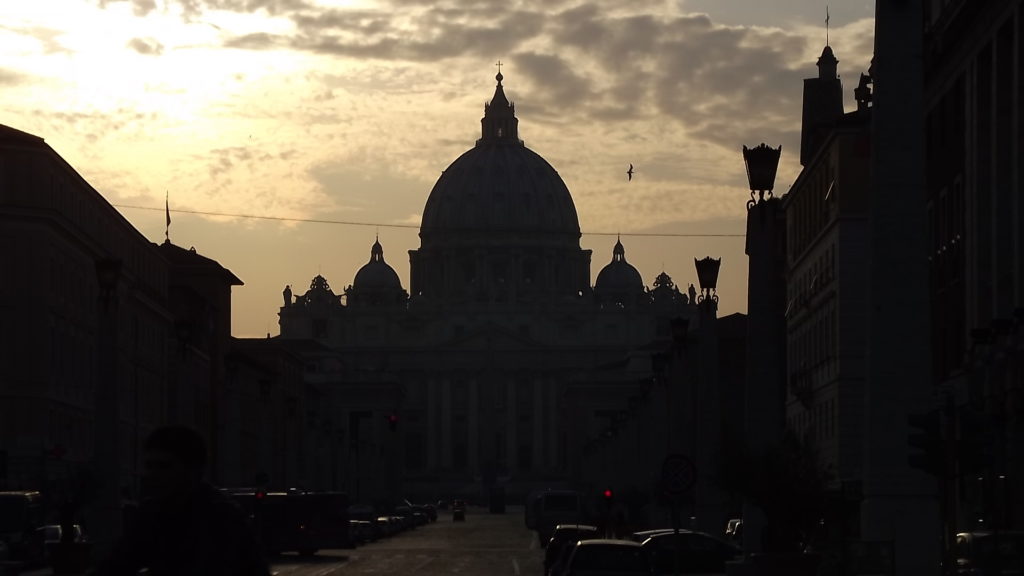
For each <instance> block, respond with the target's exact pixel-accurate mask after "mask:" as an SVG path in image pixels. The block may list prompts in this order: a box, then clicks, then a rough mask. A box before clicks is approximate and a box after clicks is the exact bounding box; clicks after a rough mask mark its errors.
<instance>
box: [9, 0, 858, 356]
mask: <svg viewBox="0 0 1024 576" xmlns="http://www.w3.org/2000/svg"><path fill="white" fill-rule="evenodd" d="M826 4H827V2H826V0H675V1H662V0H632V1H630V2H621V0H500V1H499V0H33V1H32V2H2V3H0V53H2V54H4V55H5V56H6V57H5V58H4V59H3V60H2V61H0V124H5V125H8V126H11V127H14V128H17V129H19V130H23V131H26V132H30V133H33V134H36V135H38V136H41V137H42V138H44V139H45V140H46V142H47V143H48V144H49V145H50V146H51V147H52V148H53V149H54V150H56V151H57V153H58V154H60V155H61V156H62V157H63V158H64V159H65V160H67V161H68V162H69V163H70V164H71V165H72V166H73V167H74V168H75V169H76V170H77V171H78V172H79V173H80V174H81V175H82V176H83V177H84V178H85V179H86V180H87V181H88V182H89V183H90V184H91V185H92V186H93V187H94V188H95V189H96V190H97V191H99V192H100V193H101V194H102V195H103V196H104V197H105V198H106V199H107V200H108V201H109V202H110V203H111V204H113V205H115V206H117V207H118V209H119V210H120V211H121V213H122V214H123V215H124V216H125V218H127V219H128V220H129V221H130V222H131V223H132V224H133V225H134V226H135V227H136V228H138V229H139V231H140V232H141V233H142V234H143V235H144V236H145V237H147V238H149V239H150V240H152V241H153V242H157V243H159V242H162V241H163V239H164V214H163V208H164V199H165V194H166V195H167V196H168V197H169V203H170V206H171V209H172V210H174V211H175V212H172V214H171V219H172V223H171V227H170V238H171V241H172V242H174V243H175V244H177V245H179V246H183V247H186V248H189V247H195V248H196V250H197V251H198V252H199V253H201V254H203V255H205V256H207V257H210V258H213V259H215V260H217V261H219V262H220V263H221V264H222V265H223V266H225V267H226V268H228V269H230V270H231V271H232V272H234V273H235V274H236V275H237V276H238V277H239V278H241V279H242V281H243V282H244V283H245V285H244V286H240V287H236V288H234V290H233V293H232V302H233V311H232V312H233V320H232V324H233V326H232V333H233V334H234V335H235V336H240V337H253V336H263V335H265V334H267V333H270V334H277V333H278V332H279V330H278V326H277V320H278V318H277V312H278V309H279V307H280V305H281V303H282V297H281V292H282V290H283V289H284V286H285V285H286V284H289V285H291V286H292V289H293V291H294V292H295V293H297V294H301V293H303V292H305V290H306V289H307V287H308V286H309V282H310V281H311V280H312V278H313V277H314V276H316V275H317V274H322V275H323V276H324V277H325V278H326V279H327V281H328V282H329V283H330V284H331V287H332V288H333V289H334V291H335V292H336V293H340V292H342V291H343V289H344V287H345V286H348V285H349V284H351V282H352V278H353V277H354V276H355V273H356V271H357V270H358V269H359V267H360V266H362V265H363V264H365V263H366V262H367V261H368V260H369V256H370V246H371V245H372V244H373V241H374V237H375V236H376V235H378V234H379V237H380V242H381V244H382V245H383V247H384V256H385V259H386V260H387V261H388V263H390V264H391V265H392V266H393V267H394V268H395V270H396V271H397V272H398V274H399V276H400V278H401V279H402V283H403V286H405V287H406V288H407V289H408V282H409V275H408V274H409V265H408V263H409V258H408V251H409V250H412V249H416V248H418V247H419V237H418V230H417V227H418V225H419V222H420V217H421V214H422V210H423V206H424V203H425V202H426V199H427V196H428V195H429V193H430V190H431V188H432V187H433V185H434V183H435V182H436V180H437V178H438V177H439V176H440V174H441V171H442V170H444V169H445V168H446V167H447V166H448V165H449V164H450V163H451V162H452V161H454V160H455V159H456V158H457V157H458V156H459V155H460V154H462V153H463V152H464V151H466V150H467V149H469V148H471V147H472V146H473V144H474V142H475V141H476V139H477V138H479V137H480V118H481V116H482V115H483V105H484V102H485V101H488V100H489V99H490V97H491V96H492V95H493V93H494V85H495V80H494V76H495V74H496V73H497V67H496V66H495V65H496V63H497V62H498V61H499V60H500V61H501V62H502V66H501V72H502V74H503V75H504V81H503V85H504V87H505V93H506V95H507V96H508V97H509V99H510V100H512V101H513V102H514V103H515V105H516V115H517V117H518V118H519V136H520V138H522V139H523V140H524V141H525V143H526V146H527V147H528V148H530V149H531V150H533V151H535V152H537V153H538V154H540V155H541V156H543V157H544V158H545V159H546V160H547V161H548V162H549V163H550V164H551V165H552V166H553V167H554V168H555V169H556V170H557V171H558V172H559V174H560V175H561V177H562V179H563V180H564V181H565V183H566V185H567V186H568V188H569V191H570V192H571V194H572V196H573V199H574V201H575V204H576V209H577V212H578V214H579V220H580V228H581V230H582V231H583V237H582V239H581V241H580V243H581V245H582V247H583V248H587V249H591V250H593V258H592V265H591V279H592V280H591V281H593V279H594V278H596V277H597V273H598V272H599V271H600V269H601V267H602V266H604V265H605V264H607V263H608V262H609V261H610V260H611V257H612V246H613V245H614V243H615V234H616V233H621V234H622V242H623V244H624V246H625V248H626V259H627V260H628V261H629V262H630V263H632V264H633V265H634V266H636V267H637V269H638V270H639V271H640V273H641V275H642V276H643V278H644V280H645V282H646V283H647V284H648V286H650V285H651V284H652V283H653V281H654V278H655V276H657V275H658V273H659V272H661V271H665V272H667V273H668V274H669V275H670V276H672V278H673V279H674V280H675V282H676V284H678V285H680V286H681V287H682V288H684V289H685V287H686V286H688V285H689V284H690V283H694V284H696V283H697V280H696V271H695V269H694V265H693V259H694V258H703V257H705V256H712V257H716V258H722V269H721V276H720V278H719V283H718V284H719V288H718V294H719V296H720V299H721V300H720V304H719V314H720V315H725V314H731V313H734V312H745V310H746V265H747V259H746V256H745V255H744V239H743V238H742V236H741V235H742V234H743V233H744V229H745V223H744V222H745V212H746V207H745V202H746V200H747V199H748V198H749V191H748V186H747V183H746V174H745V168H744V165H743V158H742V153H741V150H742V146H743V145H747V146H754V145H757V144H760V143H761V142H766V143H768V144H770V145H773V146H778V145H782V147H783V152H782V162H781V164H780V167H779V174H778V178H777V180H776V194H777V195H781V194H784V193H785V191H786V190H787V189H788V188H789V185H790V184H791V183H792V182H793V181H794V179H795V178H796V176H797V174H798V173H799V168H800V166H799V162H798V158H799V133H800V111H801V93H802V84H803V82H802V80H803V79H804V78H809V77H813V76H815V75H816V74H817V69H816V68H815V61H816V60H817V57H818V56H819V55H820V53H821V50H822V48H823V47H824V45H825V42H826V30H825V16H826V12H827V13H828V14H829V32H828V35H829V43H830V44H831V45H832V47H833V49H834V50H835V53H836V56H837V57H838V59H839V61H840V63H839V71H840V76H841V77H842V78H843V79H844V93H845V97H846V106H847V110H851V109H852V108H853V102H852V93H853V88H854V87H855V86H856V84H857V78H858V77H859V74H860V73H861V72H862V71H865V70H866V69H867V67H868V65H869V64H870V59H871V48H872V41H873V26H874V24H873V15H874V1H873V0H843V1H842V2H835V3H834V5H831V6H828V7H827V6H826ZM630 163H632V164H633V165H634V166H635V175H634V177H633V180H632V181H627V178H626V169H627V168H628V165H629V164H630ZM147 208H148V209H147ZM178 210H180V211H189V212H206V213H216V214H229V215H253V216H266V217H272V218H287V219H296V220H328V221H339V222H350V223H354V224H328V223H311V222H298V221H294V220H267V219H254V218H244V217H239V216H210V215H200V214H194V213H188V212H177V211H178ZM652 233H659V234H661V233H663V234H674V235H692V236H631V234H652ZM711 234H736V235H740V236H732V237H728V236H727V237H721V236H703V235H711Z"/></svg>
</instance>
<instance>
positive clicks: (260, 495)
mask: <svg viewBox="0 0 1024 576" xmlns="http://www.w3.org/2000/svg"><path fill="white" fill-rule="evenodd" d="M266 495H267V493H266V492H264V491H262V490H257V491H256V499H257V500H263V497H264V496H266Z"/></svg>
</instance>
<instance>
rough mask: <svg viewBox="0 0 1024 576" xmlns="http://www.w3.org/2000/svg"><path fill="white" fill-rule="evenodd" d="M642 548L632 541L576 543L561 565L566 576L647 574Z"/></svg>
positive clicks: (647, 562)
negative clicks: (566, 560) (564, 563)
mask: <svg viewBox="0 0 1024 576" xmlns="http://www.w3.org/2000/svg"><path fill="white" fill-rule="evenodd" d="M650 573H651V563H650V560H649V558H648V556H647V551H646V550H644V548H643V546H642V545H640V544H638V543H636V542H633V541H632V540H608V539H604V538H601V539H595V540H580V541H579V542H577V543H576V546H574V547H573V550H572V555H571V556H569V560H568V562H567V563H566V565H565V572H564V574H565V575H566V576H635V575H637V574H650Z"/></svg>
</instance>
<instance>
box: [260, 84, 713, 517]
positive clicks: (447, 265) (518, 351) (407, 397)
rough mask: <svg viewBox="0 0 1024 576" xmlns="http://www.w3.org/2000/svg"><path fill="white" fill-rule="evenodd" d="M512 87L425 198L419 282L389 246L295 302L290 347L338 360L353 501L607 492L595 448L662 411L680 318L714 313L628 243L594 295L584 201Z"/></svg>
mask: <svg viewBox="0 0 1024 576" xmlns="http://www.w3.org/2000/svg"><path fill="white" fill-rule="evenodd" d="M496 78H497V86H496V88H495V92H494V96H493V98H492V99H491V101H490V102H489V103H487V104H486V105H485V108H484V117H483V119H482V120H481V124H482V126H481V128H482V130H481V137H480V139H479V140H477V141H476V143H475V145H474V146H473V147H472V148H470V149H469V150H468V151H466V152H465V153H464V154H462V155H461V156H460V157H459V158H457V159H456V160H455V161H454V162H452V163H451V165H450V166H448V168H447V169H446V170H444V172H443V173H442V175H441V176H440V178H439V179H438V181H437V183H436V184H435V185H434V188H433V190H432V191H431V193H430V196H429V198H428V199H427V202H426V206H425V207H424V209H423V219H422V224H421V227H420V241H421V243H420V247H419V248H418V249H416V250H411V251H410V252H409V258H410V279H409V286H408V288H406V287H405V286H403V285H402V283H401V280H400V278H399V276H398V274H396V273H395V270H394V269H393V268H392V267H391V266H390V265H389V264H388V263H387V261H386V259H385V251H384V247H383V246H382V245H381V243H380V242H379V241H377V242H375V243H374V244H373V246H372V247H370V249H369V259H368V262H367V263H366V264H365V265H364V266H363V267H362V268H360V269H359V270H358V271H357V272H356V273H355V276H354V279H353V281H352V283H351V284H350V285H349V286H347V287H345V288H344V289H342V290H338V291H335V290H334V289H332V288H331V286H330V285H329V283H328V281H327V279H325V278H324V277H322V276H319V275H318V276H317V277H315V278H314V279H313V280H312V282H311V283H310V285H309V289H308V290H306V291H305V292H304V293H299V291H296V292H295V294H294V297H293V293H292V290H291V287H290V286H289V287H288V288H287V289H286V290H285V295H284V296H285V297H284V302H283V306H282V307H281V309H280V332H281V335H280V338H281V339H286V340H316V341H318V342H320V343H321V344H324V345H326V347H327V348H329V349H331V350H332V351H334V352H335V354H334V355H333V356H331V357H330V358H329V359H327V358H321V359H320V360H321V361H320V362H319V363H318V362H317V361H312V362H310V363H308V364H307V370H308V371H309V372H310V373H311V377H313V378H319V379H320V381H321V383H323V384H325V385H326V387H327V388H329V389H331V390H332V391H333V397H332V399H331V402H333V403H334V405H335V407H334V410H335V412H336V414H337V415H338V421H339V422H341V423H342V425H341V426H340V430H339V434H341V435H343V436H344V437H345V440H344V445H346V446H347V447H348V455H347V456H346V466H345V476H346V478H345V481H344V482H345V486H343V488H345V489H347V490H348V491H349V492H350V493H351V494H352V495H353V496H354V498H355V499H360V500H368V499H374V498H385V497H389V496H393V495H406V496H413V495H415V496H421V497H423V498H434V497H452V496H458V495H460V494H461V495H463V496H468V497H473V496H474V495H476V494H481V493H482V492H481V491H482V490H485V489H486V488H487V487H488V486H502V487H504V488H505V489H506V491H507V492H509V493H512V494H523V493H526V492H527V491H529V490H531V489H534V488H537V487H554V486H568V485H580V484H588V483H600V482H603V481H605V479H604V478H597V477H595V476H601V475H607V476H609V477H610V476H613V475H614V474H615V471H614V470H613V469H609V467H607V466H606V468H605V471H604V472H602V471H600V470H595V469H593V468H592V467H590V468H588V465H587V462H586V458H585V454H586V453H589V452H590V448H591V447H592V446H593V444H594V442H595V439H596V438H598V437H599V436H601V435H602V434H608V431H609V430H615V427H616V426H617V425H620V424H621V423H622V422H623V420H624V419H627V418H629V417H630V416H631V414H633V413H635V411H636V410H638V409H639V408H638V406H639V405H640V404H641V403H642V402H644V401H649V399H650V398H651V387H652V386H654V385H655V382H656V381H657V379H658V377H659V374H660V373H659V369H658V366H656V364H657V363H658V362H657V357H658V355H659V354H660V353H662V352H663V351H665V350H668V349H670V348H671V345H672V344H671V343H672V340H673V334H672V327H673V322H675V326H679V325H680V324H682V325H683V326H688V327H689V329H690V332H691V333H696V332H697V328H698V327H699V324H700V323H701V318H702V317H705V318H706V316H703V315H702V314H700V313H699V308H698V306H697V305H696V302H695V300H697V299H698V297H697V295H696V290H695V289H694V288H693V286H692V284H691V285H690V287H689V289H688V290H682V291H681V290H679V289H678V288H677V287H676V286H675V284H674V283H673V281H672V279H671V278H669V277H668V275H666V274H664V273H662V274H660V275H659V276H658V277H657V278H656V279H654V281H653V285H652V286H651V287H647V286H645V284H644V281H643V279H642V277H641V275H640V273H639V272H638V271H637V269H636V268H635V267H633V266H632V265H631V264H630V263H629V262H628V261H627V259H626V250H625V247H624V246H623V244H622V243H621V241H620V242H617V243H616V245H615V247H614V250H613V253H612V254H611V255H610V261H609V262H608V263H607V264H606V265H604V267H603V268H601V270H600V272H599V273H598V274H597V278H596V281H595V282H594V283H593V284H591V258H592V254H591V251H590V250H584V249H581V248H580V225H579V219H578V217H577V213H576V208H575V205H574V203H573V199H572V196H571V195H570V193H569V190H568V188H567V187H566V185H565V183H564V182H563V181H562V179H561V177H559V175H558V173H557V172H556V171H555V169H554V168H553V167H552V166H551V165H550V164H548V162H547V161H545V160H544V159H543V158H542V157H541V156H539V155H538V154H536V153H535V152H533V151H531V150H530V149H529V148H527V147H526V146H525V145H524V143H523V141H522V140H520V139H519V129H518V119H517V118H516V115H515V106H514V104H512V103H511V102H510V101H509V100H508V98H507V97H506V96H505V93H504V88H503V86H502V75H501V74H500V73H499V74H498V76H497V77H496ZM708 295H709V296H710V293H708ZM659 413H661V411H659ZM665 417H666V418H668V416H665ZM665 424H666V425H667V424H668V423H667V422H666V423H665ZM642 445H643V443H642V442H640V443H639V444H638V446H641V447H642ZM662 448H663V447H661V448H659V450H662ZM662 451H663V450H662ZM632 452H636V451H632ZM641 456H642V455H638V454H637V453H633V454H631V457H635V458H640V457H641ZM638 465H639V464H638ZM611 468H614V466H613V467H611Z"/></svg>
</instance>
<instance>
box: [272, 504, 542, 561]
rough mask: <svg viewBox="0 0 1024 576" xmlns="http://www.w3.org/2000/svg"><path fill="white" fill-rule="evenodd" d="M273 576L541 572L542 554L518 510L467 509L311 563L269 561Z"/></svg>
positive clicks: (283, 557) (330, 553)
mask: <svg viewBox="0 0 1024 576" xmlns="http://www.w3.org/2000/svg"><path fill="white" fill-rule="evenodd" d="M271 562H272V566H271V570H272V572H273V573H274V574H276V575H278V576H327V575H332V574H417V575H422V576H430V575H439V576H440V575H442V574H444V575H447V574H466V575H469V576H476V575H483V574H509V575H515V576H518V575H519V574H527V575H530V576H533V575H537V574H540V573H541V566H542V564H543V550H542V549H541V548H540V547H539V546H538V544H537V537H536V535H535V534H534V532H532V531H530V530H527V529H526V526H525V525H524V523H523V509H522V507H521V506H520V507H516V506H510V507H509V508H508V510H507V512H506V513H505V514H489V513H488V512H487V510H486V509H484V508H470V509H469V510H467V513H466V521H465V522H453V521H452V517H451V512H446V511H440V512H439V513H438V519H437V522H434V523H432V524H428V525H426V526H421V527H419V528H416V529H415V530H410V531H407V532H403V533H401V534H397V535H395V536H392V537H390V538H385V539H382V540H380V541H378V542H372V543H370V544H366V545H363V546H359V547H358V548H355V549H353V550H322V551H320V552H318V553H317V555H316V556H315V557H312V558H300V557H298V556H295V555H290V554H284V555H281V556H276V557H274V558H272V559H271Z"/></svg>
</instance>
